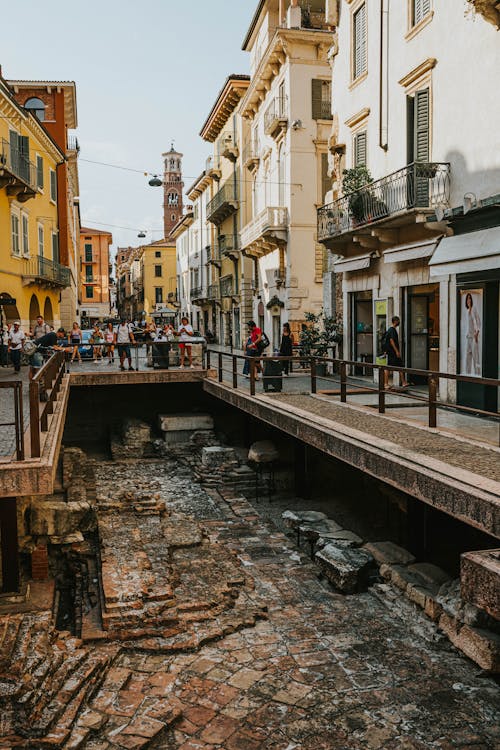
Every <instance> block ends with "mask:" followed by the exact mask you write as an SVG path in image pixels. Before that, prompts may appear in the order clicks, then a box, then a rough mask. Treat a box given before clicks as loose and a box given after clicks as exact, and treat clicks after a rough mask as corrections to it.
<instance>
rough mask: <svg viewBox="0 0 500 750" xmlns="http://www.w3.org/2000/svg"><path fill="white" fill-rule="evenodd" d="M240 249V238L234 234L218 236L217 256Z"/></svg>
mask: <svg viewBox="0 0 500 750" xmlns="http://www.w3.org/2000/svg"><path fill="white" fill-rule="evenodd" d="M236 250H238V239H237V237H235V236H234V235H232V234H221V235H220V236H219V237H218V238H217V257H218V258H220V257H221V256H222V255H231V254H232V253H234V252H235V251H236Z"/></svg>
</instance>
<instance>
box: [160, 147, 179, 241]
mask: <svg viewBox="0 0 500 750" xmlns="http://www.w3.org/2000/svg"><path fill="white" fill-rule="evenodd" d="M162 158H163V228H164V237H168V236H169V234H170V232H171V230H172V229H173V228H174V227H175V225H176V224H177V222H178V221H179V219H180V218H181V216H182V214H183V210H184V209H183V191H184V183H183V181H182V154H179V153H178V152H177V151H176V150H175V149H174V146H173V144H172V148H171V149H170V151H168V152H167V153H165V154H162Z"/></svg>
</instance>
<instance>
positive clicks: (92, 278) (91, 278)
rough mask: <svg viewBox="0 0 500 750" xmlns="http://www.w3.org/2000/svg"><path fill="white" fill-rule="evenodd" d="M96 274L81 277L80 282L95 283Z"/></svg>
mask: <svg viewBox="0 0 500 750" xmlns="http://www.w3.org/2000/svg"><path fill="white" fill-rule="evenodd" d="M97 281H98V279H97V276H85V277H84V278H83V279H82V284H97Z"/></svg>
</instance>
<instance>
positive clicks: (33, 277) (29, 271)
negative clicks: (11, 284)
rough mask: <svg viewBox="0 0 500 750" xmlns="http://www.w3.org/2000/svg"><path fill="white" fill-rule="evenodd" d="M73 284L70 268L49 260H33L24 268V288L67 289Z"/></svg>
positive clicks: (38, 258)
mask: <svg viewBox="0 0 500 750" xmlns="http://www.w3.org/2000/svg"><path fill="white" fill-rule="evenodd" d="M70 283H71V273H70V270H69V268H66V266H61V264H60V263H55V262H54V261H53V260H49V259H48V258H41V257H37V258H31V260H28V261H26V263H25V265H24V268H23V286H29V285H31V284H39V285H40V286H43V287H61V288H62V287H67V286H69V285H70Z"/></svg>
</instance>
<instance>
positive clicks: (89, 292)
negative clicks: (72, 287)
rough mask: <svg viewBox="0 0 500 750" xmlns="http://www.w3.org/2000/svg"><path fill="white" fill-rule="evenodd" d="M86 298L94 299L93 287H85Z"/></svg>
mask: <svg viewBox="0 0 500 750" xmlns="http://www.w3.org/2000/svg"><path fill="white" fill-rule="evenodd" d="M85 296H86V297H87V299H94V287H93V286H86V287H85Z"/></svg>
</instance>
